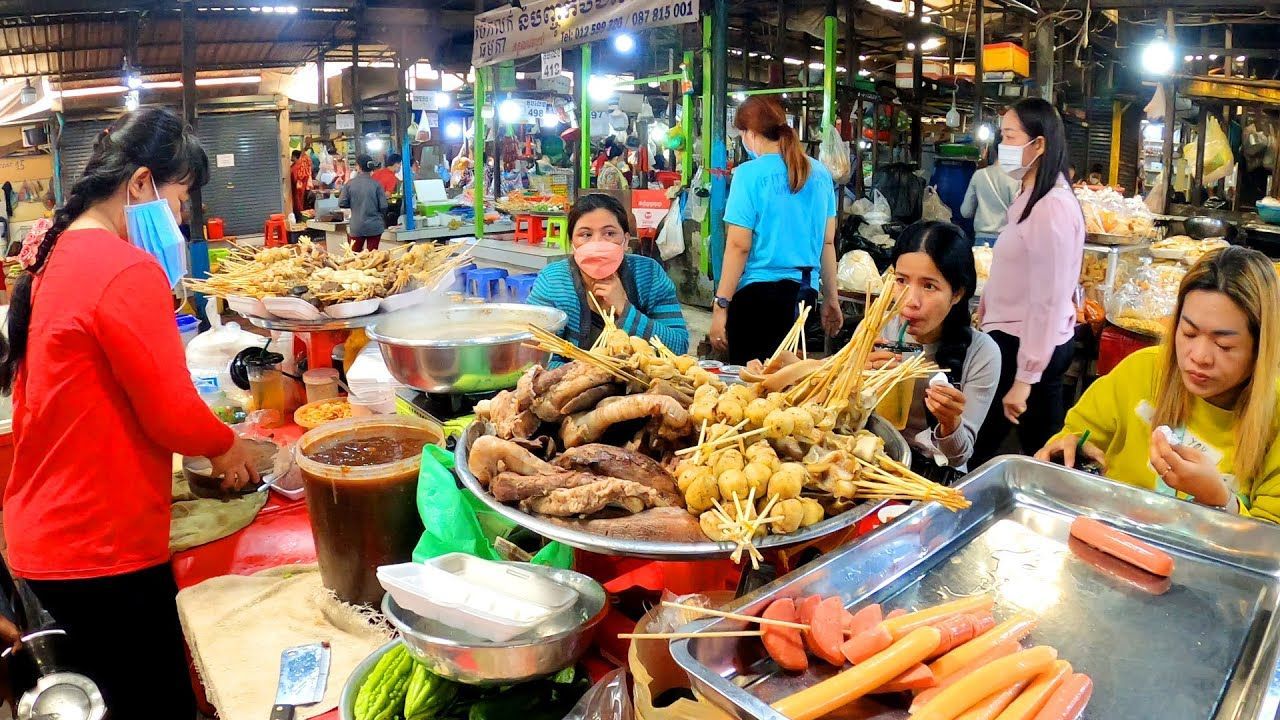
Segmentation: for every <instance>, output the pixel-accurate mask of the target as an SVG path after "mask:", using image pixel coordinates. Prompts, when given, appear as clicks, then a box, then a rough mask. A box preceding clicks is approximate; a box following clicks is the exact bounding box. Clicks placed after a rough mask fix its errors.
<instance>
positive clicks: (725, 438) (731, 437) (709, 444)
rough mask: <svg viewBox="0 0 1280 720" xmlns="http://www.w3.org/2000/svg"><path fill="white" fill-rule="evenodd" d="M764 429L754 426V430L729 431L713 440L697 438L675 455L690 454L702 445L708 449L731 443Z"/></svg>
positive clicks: (764, 429)
mask: <svg viewBox="0 0 1280 720" xmlns="http://www.w3.org/2000/svg"><path fill="white" fill-rule="evenodd" d="M765 431H766V428H756V429H755V430H748V431H747V432H744V433H731V434H728V435H722V436H720V437H718V438H716V439H715V440H707V441H705V442H703V441H701V440H699V442H698V444H697V445H695V446H693V447H687V448H684V449H683V450H677V451H676V457H683V456H685V455H689V454H692V453H694V452H696V451H698V450H699V449H701V448H704V447H705V448H707V449H708V450H712V449H715V448H718V447H720V446H721V445H732V444H734V443H736V442H739V441H741V440H746V439H747V438H750V437H755V436H757V435H761V434H763V433H764V432H765Z"/></svg>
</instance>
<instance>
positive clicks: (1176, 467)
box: [1150, 429, 1232, 508]
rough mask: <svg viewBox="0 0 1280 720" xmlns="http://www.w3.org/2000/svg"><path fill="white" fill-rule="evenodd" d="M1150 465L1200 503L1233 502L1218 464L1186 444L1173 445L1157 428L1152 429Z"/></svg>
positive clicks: (1221, 504) (1224, 504)
mask: <svg viewBox="0 0 1280 720" xmlns="http://www.w3.org/2000/svg"><path fill="white" fill-rule="evenodd" d="M1150 455H1151V466H1152V467H1154V468H1155V469H1156V473H1157V474H1159V475H1160V479H1162V480H1164V482H1165V484H1166V485H1168V486H1169V487H1171V488H1173V489H1174V490H1177V491H1179V492H1184V493H1186V494H1188V495H1190V496H1191V497H1193V498H1195V501H1196V502H1198V503H1200V504H1201V505H1209V506H1212V507H1218V508H1220V507H1225V506H1226V505H1228V504H1230V503H1231V500H1232V496H1231V489H1230V488H1228V487H1227V483H1226V480H1224V479H1223V477H1222V472H1221V471H1219V470H1218V466H1217V464H1216V463H1214V462H1213V461H1212V460H1210V459H1209V458H1208V457H1207V456H1206V455H1205V454H1204V453H1202V452H1200V451H1199V450H1196V449H1195V448H1192V447H1188V446H1186V445H1171V444H1170V443H1169V439H1168V438H1167V437H1166V436H1165V434H1164V433H1163V432H1161V431H1159V430H1158V429H1157V430H1156V431H1154V432H1152V433H1151V450H1150Z"/></svg>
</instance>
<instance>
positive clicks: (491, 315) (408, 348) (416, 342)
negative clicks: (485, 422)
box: [366, 304, 568, 393]
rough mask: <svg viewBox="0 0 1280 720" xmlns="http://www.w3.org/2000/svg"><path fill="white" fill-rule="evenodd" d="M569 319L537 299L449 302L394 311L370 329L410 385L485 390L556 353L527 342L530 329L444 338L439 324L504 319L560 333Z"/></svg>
mask: <svg viewBox="0 0 1280 720" xmlns="http://www.w3.org/2000/svg"><path fill="white" fill-rule="evenodd" d="M567 319H568V318H567V317H566V316H565V314H564V313H563V312H562V311H560V310H556V309H555V308H547V307H539V306H536V305H507V304H484V305H470V304H467V305H449V306H446V307H441V308H433V309H430V310H422V309H410V310H405V311H402V312H398V313H395V314H392V315H388V316H387V317H386V318H384V319H382V320H379V321H378V322H377V323H376V324H374V325H373V326H372V327H370V328H368V330H367V331H366V332H367V333H368V335H369V337H370V338H371V339H373V340H375V341H376V342H377V343H378V346H379V347H380V348H381V349H382V358H383V359H384V360H386V363H387V369H388V370H390V371H391V374H392V375H394V376H395V378H396V380H399V381H400V382H402V383H404V384H405V385H408V386H409V387H412V388H417V389H419V390H423V391H426V392H429V393H481V392H492V391H494V390H504V389H506V388H511V387H515V385H516V381H517V380H519V379H520V375H521V374H522V373H524V371H525V370H528V369H529V368H530V367H531V366H533V365H534V364H539V363H540V364H543V365H545V364H546V363H547V361H548V359H550V353H546V352H543V351H541V350H537V349H535V348H531V347H526V345H525V344H526V343H528V342H529V341H530V340H531V339H532V338H533V333H531V332H529V331H528V330H521V331H519V332H511V333H505V334H501V335H487V336H486V335H480V336H478V337H463V338H459V339H455V338H448V339H439V333H438V331H437V329H438V328H439V326H441V325H445V326H448V327H450V328H457V329H459V331H465V329H466V328H468V327H477V328H483V327H484V326H485V325H486V324H489V325H490V326H492V324H493V323H494V322H495V321H499V322H502V323H509V324H510V325H513V326H518V327H521V328H523V327H525V326H526V325H536V326H538V327H540V328H543V329H544V330H547V331H550V332H553V333H559V332H560V331H561V330H562V329H564V324H565V322H566V321H567Z"/></svg>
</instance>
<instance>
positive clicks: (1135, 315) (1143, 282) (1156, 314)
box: [1106, 258, 1186, 337]
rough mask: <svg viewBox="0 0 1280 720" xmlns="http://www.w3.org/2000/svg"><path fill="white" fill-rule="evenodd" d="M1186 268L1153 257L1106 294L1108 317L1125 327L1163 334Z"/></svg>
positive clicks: (1158, 335)
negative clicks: (1154, 261) (1156, 263)
mask: <svg viewBox="0 0 1280 720" xmlns="http://www.w3.org/2000/svg"><path fill="white" fill-rule="evenodd" d="M1185 274H1186V268H1185V267H1182V266H1181V265H1179V264H1178V263H1169V264H1161V265H1155V264H1154V263H1152V261H1151V259H1150V258H1143V259H1142V263H1141V264H1140V265H1139V266H1138V268H1137V269H1136V270H1134V271H1133V273H1132V274H1131V275H1130V276H1129V277H1128V278H1126V280H1125V282H1124V283H1123V284H1121V285H1120V287H1118V288H1117V289H1116V290H1115V291H1114V292H1112V293H1110V294H1109V295H1108V296H1107V302H1106V310H1107V319H1108V320H1110V321H1111V322H1112V323H1114V324H1116V325H1119V326H1120V327H1122V328H1125V329H1126V330H1131V331H1133V332H1137V333H1141V334H1144V335H1150V336H1152V337H1163V336H1164V334H1165V332H1166V331H1167V329H1168V325H1169V321H1170V318H1172V316H1173V311H1174V308H1175V307H1176V306H1177V299H1178V285H1179V284H1180V283H1181V282H1182V277H1183V275H1185Z"/></svg>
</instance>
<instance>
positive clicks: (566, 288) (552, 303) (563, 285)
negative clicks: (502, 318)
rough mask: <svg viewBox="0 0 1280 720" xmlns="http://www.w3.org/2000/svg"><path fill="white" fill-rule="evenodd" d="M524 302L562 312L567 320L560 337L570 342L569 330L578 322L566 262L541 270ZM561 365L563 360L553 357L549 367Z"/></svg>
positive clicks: (576, 304)
mask: <svg viewBox="0 0 1280 720" xmlns="http://www.w3.org/2000/svg"><path fill="white" fill-rule="evenodd" d="M525 302H527V303H529V304H530V305H541V306H542V307H550V308H555V309H557V310H562V311H564V314H565V315H566V316H568V320H567V321H566V322H565V324H564V329H562V330H561V331H560V337H562V338H564V339H565V340H569V341H570V342H572V338H571V337H570V334H571V333H570V330H571V328H576V327H578V321H579V318H578V295H577V292H576V291H575V290H574V289H573V278H571V277H570V276H569V263H568V261H566V260H561V261H559V262H554V263H552V264H550V265H548V266H546V267H544V268H542V271H541V272H539V273H538V278H537V279H536V280H534V281H533V287H532V288H531V289H530V290H529V297H528V298H527V299H526V300H525ZM563 363H564V358H562V357H560V356H559V355H555V356H553V357H552V358H551V362H550V363H549V366H551V367H554V366H556V365H561V364H563Z"/></svg>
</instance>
